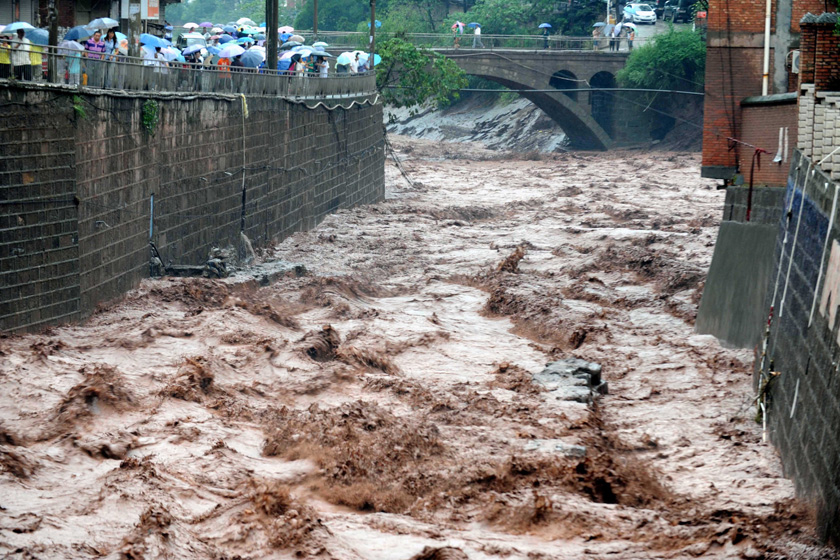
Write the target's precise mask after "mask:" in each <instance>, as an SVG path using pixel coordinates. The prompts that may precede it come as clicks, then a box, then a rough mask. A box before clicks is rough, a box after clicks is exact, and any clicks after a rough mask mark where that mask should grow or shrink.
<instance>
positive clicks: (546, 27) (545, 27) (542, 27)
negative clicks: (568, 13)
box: [540, 23, 551, 29]
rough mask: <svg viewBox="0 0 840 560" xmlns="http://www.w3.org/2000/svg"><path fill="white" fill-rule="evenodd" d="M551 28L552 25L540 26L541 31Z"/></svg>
mask: <svg viewBox="0 0 840 560" xmlns="http://www.w3.org/2000/svg"><path fill="white" fill-rule="evenodd" d="M550 28H551V24H550V23H541V24H540V29H550Z"/></svg>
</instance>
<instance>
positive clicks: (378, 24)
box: [368, 19, 382, 27]
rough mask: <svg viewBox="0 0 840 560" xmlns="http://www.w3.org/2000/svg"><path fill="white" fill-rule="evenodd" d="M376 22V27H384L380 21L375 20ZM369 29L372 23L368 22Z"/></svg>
mask: <svg viewBox="0 0 840 560" xmlns="http://www.w3.org/2000/svg"><path fill="white" fill-rule="evenodd" d="M374 21H375V22H376V27H382V22H381V21H379V20H378V19H376V20H374ZM368 27H370V22H368Z"/></svg>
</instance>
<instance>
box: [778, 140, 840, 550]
mask: <svg viewBox="0 0 840 560" xmlns="http://www.w3.org/2000/svg"><path fill="white" fill-rule="evenodd" d="M811 163H812V162H811V161H810V160H809V159H808V158H806V157H804V156H802V155H801V154H800V153H799V152H798V151H797V152H795V153H794V157H793V159H792V165H791V170H790V177H789V179H788V186H787V195H786V198H785V202H784V204H785V206H784V208H785V210H787V209H788V208H789V209H790V213H789V215H790V218H789V219H788V218H787V217H786V216H787V214H788V213H787V212H785V213H784V214H783V216H782V219H781V222H780V224H779V231H778V235H777V238H776V258H775V262H776V270H775V271H774V274H773V276H772V277H773V278H774V283H773V284H772V285H770V286H769V289H768V300H769V301H768V303H767V306H766V308H767V309H769V308H770V306H771V305H773V306H774V309H775V319H774V322H773V325H772V329H771V333H770V337H769V339H768V340H769V346H768V357H769V358H770V360H772V365H773V369H774V370H775V371H778V372H780V373H779V375H778V376H777V377H776V378H775V380H774V381H772V382H771V385H770V392H769V403H768V407H769V408H768V415H767V421H768V429H769V430H768V431H769V435H770V438H771V439H772V441H773V442H774V443H775V444H776V445H777V447H778V448H779V451H780V454H781V457H782V462H783V464H784V468H785V473H786V475H787V476H790V477H791V478H793V480H794V481H795V483H796V488H797V491H798V493H799V494H800V495H801V496H802V497H804V498H806V499H809V500H811V501H812V502H813V504H814V506H815V508H816V511H817V517H818V519H817V521H818V526H819V529H820V532H821V535H822V537H823V538H824V539H826V540H830V541H833V542H834V543H835V544H840V439H838V437H837V434H838V433H839V432H840V374H839V373H838V366H840V363H838V362H837V359H836V356H837V352H838V349H840V345H839V344H838V325H837V324H835V323H837V319H836V313H837V306H838V303H840V301H838V297H837V296H838V294H840V243H838V242H840V224H838V217H840V216H838V215H837V214H838V212H837V207H836V206H835V201H836V200H837V190H838V185H837V183H833V182H832V181H831V180H830V178H829V177H828V176H826V175H825V174H823V172H822V171H821V170H813V168H812V165H811ZM832 209H834V214H835V215H834V217H833V218H832V216H831V214H832ZM830 224H831V225H830ZM797 228H798V229H799V233H798V234H796V229H797ZM786 231H787V232H788V236H789V237H788V241H787V243H785V242H784V238H785V232H786ZM779 270H781V274H778V271H779ZM777 277H778V278H779V281H778V286H777V285H776V284H775V278H777ZM774 293H776V299H775V301H772V299H773V294H774Z"/></svg>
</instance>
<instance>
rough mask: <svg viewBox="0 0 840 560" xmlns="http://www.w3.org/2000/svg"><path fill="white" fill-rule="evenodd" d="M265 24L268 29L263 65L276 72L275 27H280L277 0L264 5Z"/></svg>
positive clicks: (276, 43) (276, 41)
mask: <svg viewBox="0 0 840 560" xmlns="http://www.w3.org/2000/svg"><path fill="white" fill-rule="evenodd" d="M265 22H266V26H267V27H268V30H267V31H268V33H267V37H266V38H267V39H268V42H267V43H268V48H267V49H266V51H265V59H266V62H265V65H266V67H268V68H269V69H270V70H277V46H278V40H277V39H278V34H277V27H278V26H279V25H280V9H279V7H278V0H267V1H266V3H265Z"/></svg>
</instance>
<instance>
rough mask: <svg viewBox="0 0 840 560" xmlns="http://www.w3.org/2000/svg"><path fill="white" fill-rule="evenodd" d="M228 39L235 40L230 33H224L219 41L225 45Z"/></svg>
mask: <svg viewBox="0 0 840 560" xmlns="http://www.w3.org/2000/svg"><path fill="white" fill-rule="evenodd" d="M228 41H233V37H231V36H230V35H222V36H221V37H219V42H220V43H221V44H223V45H224V44H225V43H227V42H228Z"/></svg>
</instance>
